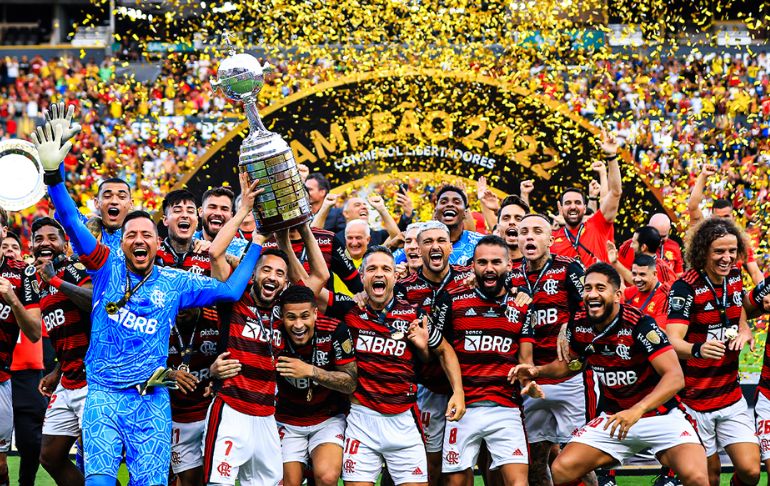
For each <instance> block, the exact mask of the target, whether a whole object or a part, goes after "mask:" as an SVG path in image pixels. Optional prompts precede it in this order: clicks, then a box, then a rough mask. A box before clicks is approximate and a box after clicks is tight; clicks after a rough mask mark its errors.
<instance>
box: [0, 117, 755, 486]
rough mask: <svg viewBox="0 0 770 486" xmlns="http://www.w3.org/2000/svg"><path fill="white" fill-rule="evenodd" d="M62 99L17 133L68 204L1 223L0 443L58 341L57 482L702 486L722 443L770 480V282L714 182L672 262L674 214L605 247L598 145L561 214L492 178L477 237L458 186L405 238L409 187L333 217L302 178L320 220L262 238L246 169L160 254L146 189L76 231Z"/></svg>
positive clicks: (127, 184) (125, 186) (613, 182)
mask: <svg viewBox="0 0 770 486" xmlns="http://www.w3.org/2000/svg"><path fill="white" fill-rule="evenodd" d="M65 106H66V105H65V103H61V104H52V105H51V106H49V107H48V108H47V122H46V123H45V124H44V125H42V126H40V127H38V128H37V129H36V130H35V132H33V133H32V136H31V138H32V140H33V142H34V143H35V145H36V147H37V149H38V152H39V155H40V160H41V164H42V166H43V168H44V169H45V171H46V172H45V183H46V185H47V186H48V194H49V197H50V198H51V201H52V202H53V205H54V206H55V208H56V211H55V213H54V212H50V214H49V211H50V210H51V208H47V207H43V206H42V205H41V206H40V207H38V208H37V210H36V212H37V217H36V218H35V219H34V220H33V221H32V222H31V225H30V230H31V233H30V236H31V237H30V243H29V245H27V243H25V242H23V241H21V240H20V239H19V238H18V237H15V235H13V234H12V233H11V232H10V231H8V227H9V223H10V221H9V216H8V214H7V213H6V212H5V211H2V212H0V228H2V230H1V231H2V234H0V240H2V245H3V246H2V248H3V254H2V257H1V258H2V260H0V267H1V268H0V272H2V277H0V298H1V299H2V301H1V302H2V304H3V307H2V308H0V319H2V321H0V322H1V323H2V326H1V327H0V360H1V361H2V365H3V367H2V368H0V380H2V381H0V408H2V413H0V452H6V451H7V449H8V446H9V444H10V439H11V430H12V429H13V427H14V424H13V420H14V412H16V413H17V414H19V413H23V410H22V409H21V408H20V407H14V406H12V405H11V401H12V394H11V390H10V388H11V383H10V382H11V379H10V378H11V372H10V366H11V364H12V362H13V358H12V356H13V351H14V347H15V346H14V345H15V343H16V341H17V339H18V337H19V336H20V335H23V336H24V338H26V340H28V341H29V342H31V343H36V342H41V341H45V340H47V341H48V342H49V343H50V345H51V347H52V349H53V354H54V355H55V356H56V365H55V368H54V369H53V370H52V371H51V372H50V373H48V374H46V375H45V376H43V377H42V378H40V380H39V382H38V384H37V390H38V391H39V395H40V396H44V397H46V399H47V402H48V405H47V408H46V409H45V420H42V417H41V419H40V420H39V421H38V423H37V424H36V427H37V429H36V432H35V431H34V430H33V431H32V432H31V433H30V437H32V436H33V434H35V433H36V434H38V436H40V435H42V439H41V441H40V446H39V447H40V452H39V457H40V462H41V463H42V465H43V466H44V467H45V468H46V470H47V471H48V472H49V474H50V475H51V476H52V477H53V478H54V479H55V481H56V482H57V484H63V485H64V484H66V485H77V484H84V483H85V484H89V485H110V486H112V485H114V484H115V481H116V477H117V472H118V467H119V465H120V463H121V461H122V460H125V462H126V465H127V467H128V470H129V473H130V475H131V477H132V484H142V485H159V484H166V483H167V482H168V481H169V480H172V481H176V482H177V484H180V485H184V486H187V485H200V484H211V485H220V484H222V485H224V484H235V481H236V480H239V481H240V484H252V485H275V484H279V483H280V482H282V484H284V485H299V484H302V482H303V481H304V480H305V478H307V479H308V480H310V481H313V482H314V483H315V484H319V485H332V484H337V481H338V480H339V479H340V477H341V479H342V480H343V481H344V482H345V483H346V484H349V485H362V484H374V483H375V482H376V481H377V479H378V477H379V476H380V474H381V472H382V471H383V469H382V467H383V465H385V466H386V467H387V473H386V474H387V476H388V477H389V478H390V480H391V481H392V482H393V483H395V484H406V485H421V484H426V485H427V484H431V485H437V484H449V485H457V486H459V485H470V484H472V483H473V471H474V468H475V467H477V466H478V468H479V469H480V470H482V471H483V472H484V475H485V482H486V483H487V484H506V485H523V484H527V483H531V484H556V485H564V484H578V483H579V482H581V481H582V482H583V483H584V484H596V482H597V481H598V479H597V476H596V475H594V471H597V474H598V476H599V478H600V481H601V482H602V484H611V482H612V481H613V479H612V476H611V474H610V473H608V472H607V470H606V468H608V467H612V466H614V465H617V464H618V463H622V462H623V461H625V460H627V459H629V458H630V457H632V456H634V455H636V454H638V453H641V452H645V451H651V452H652V453H653V454H654V456H655V457H656V458H657V459H658V460H659V461H660V463H661V464H662V466H663V470H662V471H661V475H660V479H659V480H660V481H661V484H666V483H675V482H676V481H680V482H681V483H682V484H685V485H688V486H689V485H699V486H705V485H706V484H710V485H712V486H716V485H717V484H719V477H720V471H721V468H720V466H721V465H720V461H719V455H718V452H719V451H720V450H724V451H725V452H726V453H727V454H728V455H729V456H730V460H731V462H732V464H733V467H734V469H735V472H734V474H733V476H732V483H733V484H747V485H754V484H757V483H758V481H759V474H760V463H761V462H762V461H764V462H765V463H766V464H767V463H770V448H768V447H767V444H768V443H770V427H767V426H766V425H765V424H766V423H767V421H768V420H770V402H769V401H768V400H769V399H768V397H769V396H770V383H768V380H769V379H770V355H768V351H767V350H766V352H765V363H764V365H763V367H762V376H761V379H760V382H759V386H758V391H759V394H758V398H757V404H756V406H755V414H756V416H755V417H751V416H750V414H749V409H748V406H747V403H746V400H745V399H744V397H743V395H742V391H741V388H740V384H739V376H738V365H739V355H740V352H741V350H742V349H743V348H744V347H746V346H752V347H753V346H754V342H753V340H754V338H753V334H752V332H751V328H750V325H749V322H750V321H749V319H753V318H755V317H758V316H760V315H762V314H764V313H767V312H770V280H768V279H765V277H764V275H763V272H762V268H761V267H760V265H759V264H758V263H757V261H756V260H755V259H754V258H753V257H752V254H753V250H752V243H751V242H750V240H749V239H748V238H747V237H746V236H745V233H744V232H743V230H742V229H740V226H739V225H738V224H736V222H735V220H736V214H738V211H737V210H736V208H735V206H734V204H733V202H732V201H729V200H725V199H715V200H713V199H712V198H706V197H705V196H706V193H707V192H708V191H707V187H706V185H707V181H708V178H709V177H710V176H712V175H715V173H716V172H717V171H718V167H717V166H716V165H714V166H711V165H706V166H704V167H703V169H702V171H701V173H700V174H699V175H698V176H697V177H696V178H695V181H694V182H693V188H692V190H691V193H690V195H689V200H688V201H687V202H686V203H685V207H686V210H687V211H688V213H689V217H690V220H691V221H692V222H693V228H692V229H691V231H690V234H689V235H688V238H686V239H685V245H684V248H681V247H680V245H679V244H677V243H676V242H675V241H674V239H673V238H671V237H670V235H671V231H672V224H671V221H670V219H669V218H668V216H667V215H665V214H662V213H660V214H655V215H652V216H651V217H650V219H649V221H648V222H647V223H646V224H644V225H640V226H639V227H638V228H630V229H632V230H633V235H634V236H633V238H631V239H629V240H628V241H625V242H622V243H620V242H618V244H616V243H615V231H616V228H615V220H616V216H617V214H618V210H619V208H620V202H621V200H622V197H623V192H624V189H628V188H624V187H623V182H622V176H621V171H620V164H619V156H618V151H619V141H618V137H617V135H616V134H614V133H612V132H608V133H604V134H603V135H602V139H601V142H600V146H601V152H602V154H603V155H604V159H603V160H595V161H593V163H592V166H591V167H592V170H595V171H597V172H598V173H600V177H599V180H600V181H601V182H595V183H592V184H591V186H590V187H588V188H570V189H567V190H565V191H564V192H563V193H562V194H559V195H557V196H555V197H554V198H553V200H551V201H548V207H534V208H533V207H531V206H530V203H529V193H530V192H531V189H532V184H531V183H529V182H527V181H525V182H524V183H522V186H521V191H520V193H519V194H513V195H508V196H507V197H506V198H504V199H503V200H500V199H499V198H497V197H496V196H495V194H494V193H492V191H491V190H490V189H489V188H487V187H486V186H485V184H484V181H479V182H480V184H479V186H478V187H477V191H478V194H477V198H478V200H479V201H480V203H481V216H482V220H483V221H482V222H480V223H479V222H477V220H476V219H475V218H474V217H473V214H472V212H471V211H469V208H468V200H469V199H468V194H467V193H466V190H465V189H464V188H460V187H457V186H452V185H445V186H443V187H441V188H437V190H436V192H435V200H434V210H433V213H432V215H431V217H430V218H429V219H426V220H424V221H419V222H418V221H416V212H415V210H414V207H412V205H411V203H410V199H409V197H408V194H407V193H408V187H405V188H403V189H402V192H401V193H399V194H397V195H396V196H395V200H394V201H391V203H393V204H394V205H397V206H400V210H399V213H400V216H399V219H398V220H396V218H394V217H393V216H392V215H391V213H390V211H389V209H388V207H387V204H386V201H385V200H384V198H383V197H382V196H380V195H377V194H373V195H369V196H368V197H358V196H357V195H352V196H351V197H349V198H348V199H347V200H346V201H345V204H344V205H343V206H342V207H341V208H340V207H337V206H336V196H334V195H331V194H330V193H329V191H330V189H331V188H330V185H329V183H328V181H327V180H326V178H325V177H324V176H323V175H322V174H319V173H311V172H310V171H309V170H308V169H307V168H305V167H302V166H300V167H299V168H298V171H297V173H296V174H295V175H294V177H296V178H297V180H298V183H299V181H301V183H302V185H303V186H304V188H305V190H306V191H307V195H308V200H309V203H310V207H311V209H312V222H308V223H306V224H304V225H300V226H297V227H294V228H292V229H290V230H280V231H275V232H273V233H272V234H260V232H259V231H256V229H255V221H254V216H253V214H252V211H253V210H254V208H255V204H257V201H263V199H261V198H262V197H263V196H262V194H261V190H260V189H258V188H257V185H258V183H257V182H255V183H250V182H249V181H248V179H246V178H245V176H242V178H241V180H240V194H239V195H238V197H237V198H236V195H235V194H234V193H233V192H232V190H231V189H229V188H226V187H219V188H212V189H209V190H208V191H206V192H205V193H204V194H201V195H197V194H192V193H190V192H188V191H186V190H176V191H171V192H168V193H167V194H165V195H164V198H163V200H162V202H161V203H160V205H159V208H158V209H159V211H160V213H161V215H162V220H161V224H162V226H163V228H164V229H165V232H167V236H165V237H163V238H160V237H159V236H158V235H159V233H158V226H157V225H156V222H155V221H154V220H153V219H152V217H151V215H150V214H149V213H148V212H146V211H143V210H141V209H137V206H138V203H139V202H140V201H141V198H140V197H135V189H134V187H133V185H132V184H133V183H135V181H133V180H132V181H128V180H126V179H125V178H120V177H112V178H104V179H102V180H100V181H99V182H98V191H97V196H96V198H95V200H94V203H95V205H94V214H93V215H92V217H90V218H86V217H85V216H83V215H82V213H81V212H80V210H79V208H78V205H79V203H80V201H77V199H75V200H73V197H72V196H73V195H74V194H73V192H72V191H71V190H70V189H69V188H68V186H67V184H65V180H66V179H69V177H70V174H72V173H73V172H77V170H78V169H77V165H78V164H73V163H68V158H69V157H71V150H72V148H73V141H76V140H78V137H80V135H79V132H88V131H89V130H91V129H90V128H89V126H88V124H89V119H88V112H87V111H86V113H85V116H84V117H83V118H81V119H79V120H78V119H72V115H73V113H74V112H75V111H76V107H75V106H74V105H69V107H65ZM76 120H77V121H76ZM714 161H715V162H718V161H716V160H714ZM78 163H79V162H78ZM362 196H363V195H362ZM705 199H712V201H711V202H709V203H705V204H703V201H704V200H705ZM370 208H371V209H372V210H374V211H376V212H378V213H379V215H380V219H381V221H382V227H383V229H381V230H380V229H377V228H372V227H371V225H370V224H369V211H370ZM548 213H553V215H554V217H551V216H544V215H543V214H548ZM49 216H53V217H49ZM199 227H200V230H198V228H199ZM479 228H480V229H482V232H486V233H488V234H486V235H483V234H482V233H479V232H477V231H476V230H477V229H479ZM24 253H31V257H32V258H31V263H26V262H24V261H23V255H24ZM742 272H745V277H746V280H747V281H753V284H751V285H750V286H747V287H746V288H744V278H742ZM333 277H334V278H333ZM749 290H750V291H749ZM43 331H45V333H44V332H43ZM44 334H45V336H44ZM38 373H40V372H38ZM14 396H15V392H14ZM17 428H18V424H17ZM525 430H526V432H525ZM18 436H19V433H18V431H17V437H18ZM81 438H82V439H81ZM80 440H82V447H83V458H84V461H83V463H82V464H81V465H77V464H75V463H73V462H71V461H70V459H69V451H70V449H71V448H72V447H73V445H74V444H75V443H76V442H78V441H80ZM28 459H29V458H28ZM33 459H34V458H33ZM27 467H31V466H27ZM29 473H30V471H27V474H29ZM5 474H7V466H5V455H4V454H0V475H5ZM31 474H32V476H27V479H26V480H29V477H34V471H32V472H31ZM3 480H5V482H6V483H7V479H6V478H5V477H3V476H0V483H2V481H3ZM33 481H34V480H33ZM30 484H31V483H30Z"/></svg>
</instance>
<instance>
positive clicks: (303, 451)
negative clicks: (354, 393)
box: [278, 415, 345, 466]
mask: <svg viewBox="0 0 770 486" xmlns="http://www.w3.org/2000/svg"><path fill="white" fill-rule="evenodd" d="M278 435H279V436H280V438H281V454H282V455H283V462H301V463H302V464H304V465H306V466H307V465H308V463H309V461H310V454H312V453H313V450H314V449H315V448H316V447H318V446H319V445H321V444H334V445H338V446H340V449H341V448H342V444H343V442H344V439H345V416H344V415H337V416H336V417H332V418H329V419H326V420H324V421H323V422H321V423H320V424H316V425H310V426H307V427H300V426H297V425H290V424H283V423H280V422H278Z"/></svg>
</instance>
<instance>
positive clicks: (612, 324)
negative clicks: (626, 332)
mask: <svg viewBox="0 0 770 486" xmlns="http://www.w3.org/2000/svg"><path fill="white" fill-rule="evenodd" d="M621 314H623V308H622V307H621V309H620V311H619V312H618V315H617V316H615V319H613V320H612V322H610V325H609V326H607V327H606V328H605V329H604V331H602V332H600V333H599V334H597V335H596V336H594V338H593V339H592V340H591V342H590V343H589V344H588V346H586V347H585V349H584V350H583V352H582V353H580V362H581V363H585V362H586V359H587V358H588V357H589V356H591V355H592V354H594V353H595V352H596V349H595V348H594V344H595V343H596V341H598V340H600V339H601V338H603V337H604V336H606V335H607V334H609V332H610V331H612V330H613V329H614V328H615V326H616V325H617V324H618V322H620V316H621Z"/></svg>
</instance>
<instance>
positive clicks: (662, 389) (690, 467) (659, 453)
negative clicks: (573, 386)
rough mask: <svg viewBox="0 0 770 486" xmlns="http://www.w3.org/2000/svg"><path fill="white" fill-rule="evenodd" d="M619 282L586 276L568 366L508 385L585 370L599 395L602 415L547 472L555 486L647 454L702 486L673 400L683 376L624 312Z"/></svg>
mask: <svg viewBox="0 0 770 486" xmlns="http://www.w3.org/2000/svg"><path fill="white" fill-rule="evenodd" d="M621 299H622V292H621V290H620V276H619V275H618V273H617V272H616V271H615V270H614V269H613V268H612V266H610V265H609V264H607V263H603V262H599V263H596V264H594V265H592V266H591V267H589V268H588V270H586V275H585V286H584V291H583V303H584V306H585V307H584V310H580V311H578V312H576V313H575V315H574V316H573V318H572V319H571V321H570V323H569V330H568V333H567V339H568V342H569V346H570V357H569V358H570V359H569V362H567V361H564V360H558V359H557V360H555V361H553V362H551V363H549V364H546V365H540V366H534V365H520V366H517V367H516V368H515V369H513V370H511V378H512V379H513V378H518V379H528V380H539V379H543V378H559V377H565V376H569V375H571V374H572V373H574V371H575V370H579V369H581V368H584V367H590V368H592V369H593V370H594V373H595V374H596V376H597V377H598V381H599V388H600V391H601V393H600V394H601V402H600V414H599V415H598V416H597V417H596V418H594V419H593V420H591V421H589V422H588V423H587V424H586V425H585V426H583V427H582V428H580V429H579V430H577V431H576V432H575V433H574V434H573V437H572V439H571V440H570V442H569V443H568V444H567V445H566V446H565V447H564V449H563V450H562V452H561V453H560V454H559V456H558V457H557V458H556V460H555V461H554V462H553V464H552V465H551V475H552V478H553V482H554V484H559V485H564V484H569V485H573V484H578V482H579V478H581V477H583V476H584V475H585V474H586V473H588V472H590V471H592V470H594V469H596V468H598V467H603V466H610V465H616V464H618V463H622V462H623V461H624V460H626V459H628V458H629V457H632V456H633V455H635V454H636V453H638V452H640V451H643V450H645V449H647V448H649V449H650V450H652V452H653V453H654V454H655V456H656V457H657V458H658V460H659V461H660V462H661V463H662V464H664V465H665V466H668V467H670V468H672V469H673V470H674V471H675V472H676V474H677V476H678V477H679V479H680V481H682V483H683V484H685V485H687V486H706V485H707V484H708V477H707V473H706V456H705V454H704V451H703V446H702V445H701V443H700V440H699V438H698V434H697V433H696V432H695V429H694V428H693V426H692V425H691V424H690V422H689V421H688V420H687V418H686V416H685V414H684V412H683V409H682V405H681V403H680V400H679V397H678V396H677V392H678V391H679V390H681V389H682V387H683V386H684V376H683V373H682V369H681V367H680V366H679V362H678V360H677V355H676V352H675V351H674V349H673V347H672V346H671V345H670V344H669V342H668V339H667V338H666V334H665V333H664V332H663V331H662V330H661V329H660V328H659V327H658V326H657V324H655V321H654V320H653V319H652V318H651V317H649V316H645V315H644V314H642V313H641V312H640V311H639V310H638V309H636V308H634V307H631V306H627V305H623V304H621Z"/></svg>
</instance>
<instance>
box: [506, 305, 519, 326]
mask: <svg viewBox="0 0 770 486" xmlns="http://www.w3.org/2000/svg"><path fill="white" fill-rule="evenodd" d="M520 314H521V311H519V309H517V308H515V307H513V306H511V305H509V306H508V307H506V309H505V317H507V318H508V322H510V323H512V324H515V323H517V322H519V315H520Z"/></svg>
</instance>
